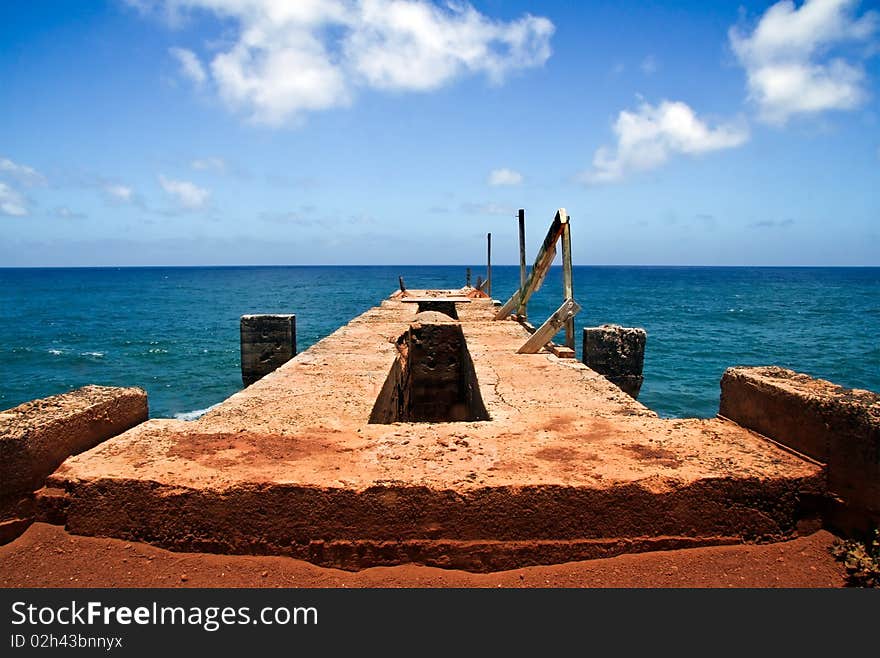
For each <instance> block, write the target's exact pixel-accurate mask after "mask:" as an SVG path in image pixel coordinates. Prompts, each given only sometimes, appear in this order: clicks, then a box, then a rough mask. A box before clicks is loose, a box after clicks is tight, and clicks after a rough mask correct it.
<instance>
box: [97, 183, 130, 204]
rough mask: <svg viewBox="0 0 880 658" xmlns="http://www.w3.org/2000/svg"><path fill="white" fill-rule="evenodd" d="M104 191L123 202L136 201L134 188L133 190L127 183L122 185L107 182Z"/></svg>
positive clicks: (115, 199) (113, 198)
mask: <svg viewBox="0 0 880 658" xmlns="http://www.w3.org/2000/svg"><path fill="white" fill-rule="evenodd" d="M104 192H106V193H107V195H108V196H109V197H110V198H111V199H112V200H114V201H121V202H122V203H131V202H132V201H134V190H132V189H131V188H130V187H128V186H127V185H120V184H118V183H105V184H104Z"/></svg>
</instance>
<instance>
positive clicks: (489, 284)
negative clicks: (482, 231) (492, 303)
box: [486, 233, 492, 297]
mask: <svg viewBox="0 0 880 658" xmlns="http://www.w3.org/2000/svg"><path fill="white" fill-rule="evenodd" d="M486 292H487V293H488V294H489V296H490V297H491V296H492V234H491V233H487V234H486Z"/></svg>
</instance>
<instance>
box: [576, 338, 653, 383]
mask: <svg viewBox="0 0 880 658" xmlns="http://www.w3.org/2000/svg"><path fill="white" fill-rule="evenodd" d="M647 337H648V334H647V333H646V332H645V330H644V329H639V328H627V327H620V326H618V325H616V324H603V325H602V326H600V327H584V352H583V361H584V364H585V365H586V366H587V367H589V368H590V369H591V370H595V371H596V372H598V373H599V374H600V375H602V376H604V377H605V378H606V379H608V380H609V381H610V382H612V383H613V384H616V385H617V386H618V387H620V388H621V389H622V390H623V391H624V392H625V393H627V394H628V395H630V396H632V397H633V398H637V397H638V396H639V391H640V390H641V388H642V382H643V381H644V377H643V376H642V372H643V368H644V363H645V342H646V340H647Z"/></svg>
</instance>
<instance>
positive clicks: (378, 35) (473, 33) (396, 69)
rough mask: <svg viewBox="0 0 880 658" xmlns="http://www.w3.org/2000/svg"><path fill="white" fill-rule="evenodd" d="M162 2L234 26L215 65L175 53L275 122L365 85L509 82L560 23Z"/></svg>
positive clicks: (318, 1) (438, 10)
mask: <svg viewBox="0 0 880 658" xmlns="http://www.w3.org/2000/svg"><path fill="white" fill-rule="evenodd" d="M139 4H140V5H143V4H144V3H143V1H141V2H140V3H139ZM154 7H157V8H159V9H161V10H162V11H163V13H164V14H165V15H166V16H172V17H179V16H180V15H181V14H184V13H186V12H188V11H189V12H192V11H193V10H202V11H207V12H210V13H212V14H214V15H215V16H218V17H220V18H222V19H224V20H226V21H228V22H230V23H231V24H232V25H234V26H235V30H236V31H235V41H234V43H233V44H232V45H231V46H229V47H227V48H226V49H225V50H224V51H222V52H220V53H218V54H217V55H216V56H215V57H214V58H213V59H212V60H211V62H210V66H209V67H208V69H209V70H208V71H205V70H204V68H203V67H202V66H201V63H200V62H199V60H198V59H197V58H196V57H195V55H193V54H192V52H191V51H188V50H183V49H177V50H176V51H175V57H177V58H178V60H179V61H180V62H181V64H182V65H183V66H184V69H185V71H188V73H187V74H188V75H189V76H190V77H192V78H194V79H195V77H198V76H199V75H200V73H199V71H201V74H203V75H204V76H205V78H210V80H211V81H212V82H213V84H214V85H215V86H216V89H217V91H218V93H219V95H220V96H221V98H223V99H224V100H225V101H226V103H227V104H228V105H229V106H231V107H232V108H235V109H236V110H238V111H241V112H244V113H245V114H246V115H248V117H249V118H250V119H252V120H254V121H256V122H260V123H266V124H270V125H278V124H282V123H286V122H296V121H299V120H301V119H302V117H303V115H304V114H305V113H308V112H311V111H317V110H325V109H329V108H334V107H343V106H346V105H348V104H350V103H351V102H352V99H353V97H354V94H355V91H356V89H357V88H359V87H367V88H374V89H385V90H397V91H426V90H431V89H436V88H438V87H441V86H443V85H446V84H449V83H450V82H451V81H453V80H454V79H455V78H457V77H460V76H462V75H465V74H483V75H485V76H487V77H488V78H489V80H490V81H491V82H492V83H500V82H502V81H503V80H504V79H505V78H506V76H507V75H508V74H509V73H511V72H512V71H516V70H519V69H526V68H534V67H539V66H542V65H543V64H544V62H545V61H546V60H547V59H548V58H549V57H550V38H551V36H552V34H553V31H554V26H553V24H552V23H551V22H550V21H549V20H547V19H546V18H543V17H538V16H532V15H530V14H525V15H523V16H522V17H520V18H518V19H516V20H512V21H500V20H494V19H492V18H489V17H487V16H485V15H483V14H481V13H480V12H478V11H477V10H476V9H474V8H473V7H471V6H470V5H469V4H466V3H457V2H456V3H452V2H450V3H448V4H443V5H442V6H441V5H438V4H435V3H433V2H430V1H428V0H298V1H296V2H284V1H282V0H156V2H155V3H154ZM184 60H186V61H184Z"/></svg>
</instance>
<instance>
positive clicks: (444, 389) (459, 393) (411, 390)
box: [370, 311, 490, 423]
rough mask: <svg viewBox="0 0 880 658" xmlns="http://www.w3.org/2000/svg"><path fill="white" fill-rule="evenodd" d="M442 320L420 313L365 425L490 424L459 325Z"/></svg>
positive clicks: (402, 339) (401, 341) (402, 342)
mask: <svg viewBox="0 0 880 658" xmlns="http://www.w3.org/2000/svg"><path fill="white" fill-rule="evenodd" d="M427 315H430V316H431V317H430V320H431V321H430V322H427V321H425V320H426V318H425V316H427ZM442 318H443V316H441V315H440V313H439V312H436V311H434V312H428V313H424V314H422V313H420V314H419V315H417V316H416V320H417V322H415V323H413V324H412V325H411V326H410V328H409V330H407V332H406V333H404V334H403V335H402V336H401V337H400V338H399V339H398V341H397V348H398V351H399V354H398V357H397V358H396V359H395V360H394V364H393V365H392V366H391V370H390V372H389V373H388V377H387V378H386V379H385V384H384V385H383V386H382V391H381V392H380V393H379V397H378V398H376V402H375V404H374V405H373V411H372V413H371V414H370V423H398V422H400V423H448V422H463V421H481V420H490V418H489V413H488V412H487V411H486V407H485V405H484V404H483V398H482V396H481V395H480V385H479V382H478V381H477V374H476V372H475V370H474V363H473V361H472V360H471V355H470V352H468V348H467V343H466V342H465V339H464V333H463V332H462V330H461V325H460V324H459V323H458V322H454V321H451V320H450V319H449V317H446V318H445V319H442Z"/></svg>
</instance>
